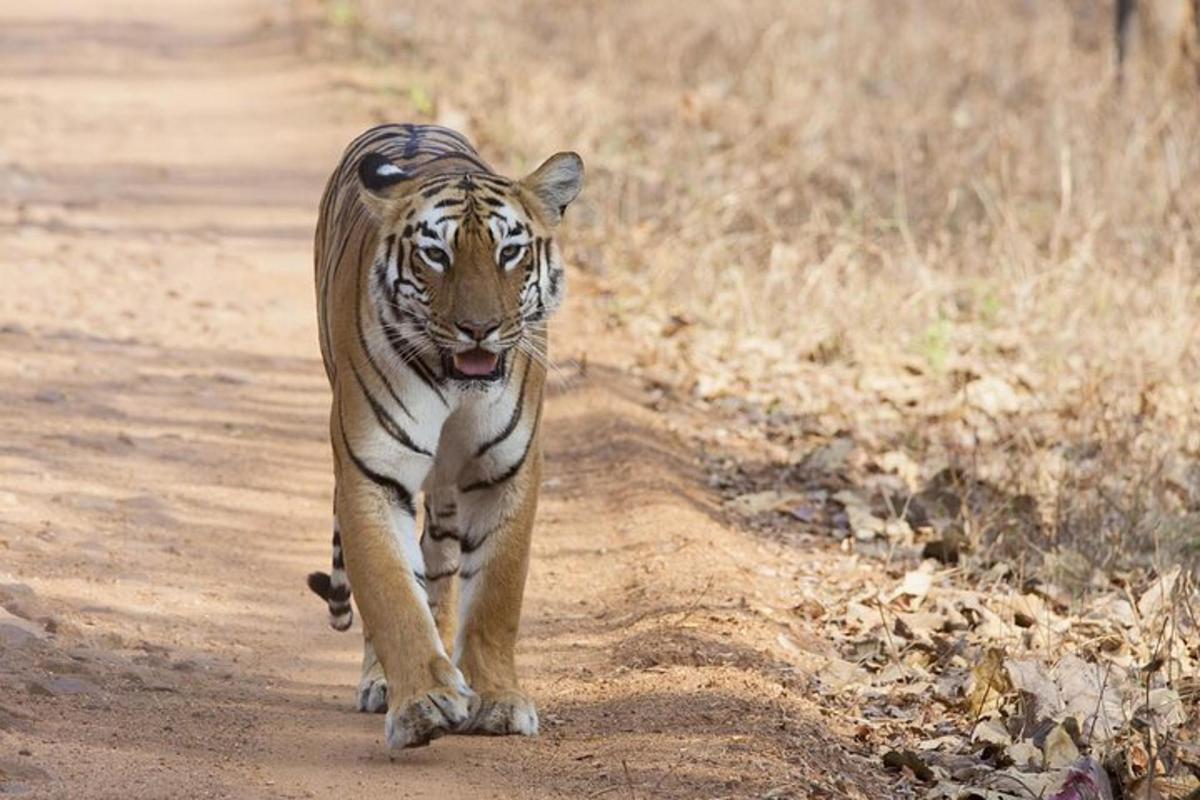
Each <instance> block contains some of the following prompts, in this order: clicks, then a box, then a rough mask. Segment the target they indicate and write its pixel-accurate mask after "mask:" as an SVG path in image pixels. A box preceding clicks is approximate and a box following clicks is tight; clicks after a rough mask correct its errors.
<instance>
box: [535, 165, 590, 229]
mask: <svg viewBox="0 0 1200 800" xmlns="http://www.w3.org/2000/svg"><path fill="white" fill-rule="evenodd" d="M521 186H523V187H524V188H525V189H526V190H528V191H529V192H530V193H531V194H532V195H533V196H534V197H535V198H537V200H538V203H539V204H540V205H541V207H542V211H543V213H544V214H545V216H546V221H547V222H549V223H550V224H551V225H557V224H558V221H559V220H560V219H562V216H563V212H564V211H566V210H567V206H568V205H570V204H571V201H572V200H574V199H575V198H576V197H578V196H579V190H580V189H582V188H583V159H582V158H580V157H579V156H578V155H577V154H575V153H555V154H554V155H552V156H550V157H549V158H547V159H546V160H545V161H544V162H543V163H542V165H541V166H540V167H538V168H537V169H536V170H534V171H533V172H532V173H531V174H530V175H528V176H526V177H525V178H523V179H522V180H521Z"/></svg>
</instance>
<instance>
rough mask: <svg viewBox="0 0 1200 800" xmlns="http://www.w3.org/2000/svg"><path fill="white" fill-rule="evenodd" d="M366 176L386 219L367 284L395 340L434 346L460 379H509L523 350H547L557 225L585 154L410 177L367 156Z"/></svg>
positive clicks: (375, 209)
mask: <svg viewBox="0 0 1200 800" xmlns="http://www.w3.org/2000/svg"><path fill="white" fill-rule="evenodd" d="M359 179H360V181H361V184H362V196H363V198H364V200H365V201H366V204H367V207H368V208H369V209H370V211H371V213H373V214H374V215H375V216H376V218H377V219H378V221H379V225H380V237H379V247H378V250H377V252H376V255H375V260H374V268H373V280H372V281H371V292H372V296H373V299H374V301H375V302H376V304H377V308H378V309H379V311H380V316H381V319H382V320H383V321H384V325H385V328H390V330H389V332H388V335H389V337H392V338H393V342H396V343H399V342H403V343H404V344H405V345H407V346H408V347H410V348H412V351H413V354H416V353H424V354H436V355H437V356H438V357H440V358H441V359H442V361H443V365H444V368H445V372H446V374H447V375H448V376H449V377H451V378H454V379H456V380H459V381H472V382H474V381H480V382H486V381H494V380H497V379H499V378H501V377H503V375H504V372H505V368H506V363H507V358H506V356H507V354H508V353H510V352H511V351H513V350H515V349H524V350H526V351H528V352H531V353H532V354H534V355H535V357H539V359H540V358H541V357H542V354H541V353H540V351H539V348H540V347H541V345H540V343H539V342H540V340H541V337H540V336H539V334H540V333H541V332H542V330H543V328H544V325H545V322H546V320H547V319H548V318H549V317H550V315H551V314H552V313H553V312H554V311H555V310H556V309H557V308H558V307H559V305H561V303H562V299H563V291H564V279H563V267H562V263H561V260H560V257H559V253H558V248H557V246H556V245H555V243H554V239H553V232H554V229H555V228H556V227H557V225H558V222H559V221H560V220H561V218H562V214H563V212H564V211H565V210H566V207H567V205H568V204H569V203H570V202H571V201H572V200H574V199H575V197H576V196H577V195H578V194H579V190H580V188H581V187H582V183H583V162H582V160H581V159H580V158H579V156H577V155H575V154H574V153H559V154H558V155H555V156H552V157H551V158H550V159H548V160H547V161H546V162H545V163H544V164H542V166H541V167H539V168H538V169H537V170H535V171H534V172H533V173H532V174H531V175H529V176H528V177H526V178H524V179H522V180H519V181H512V180H509V179H507V178H501V177H499V176H497V175H492V174H490V173H463V174H450V175H438V176H433V177H428V178H421V179H413V178H410V177H409V176H408V175H406V174H405V172H404V170H403V169H402V168H401V167H399V166H397V165H395V164H393V163H392V162H390V161H388V160H387V159H386V158H385V157H384V156H382V155H379V154H377V153H371V154H368V155H366V156H364V157H363V160H362V162H361V163H360V165H359Z"/></svg>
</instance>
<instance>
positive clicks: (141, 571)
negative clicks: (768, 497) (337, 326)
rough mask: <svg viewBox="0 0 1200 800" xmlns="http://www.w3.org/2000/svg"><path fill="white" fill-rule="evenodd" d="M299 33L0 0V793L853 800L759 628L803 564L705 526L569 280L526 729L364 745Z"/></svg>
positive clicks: (311, 124) (315, 132)
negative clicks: (332, 580)
mask: <svg viewBox="0 0 1200 800" xmlns="http://www.w3.org/2000/svg"><path fill="white" fill-rule="evenodd" d="M303 35H304V29H303V25H302V21H299V20H297V19H296V18H295V16H294V14H293V11H292V7H291V5H290V4H288V3H285V2H266V1H264V2H258V3H255V2H250V1H249V0H220V1H219V2H212V3H206V4H196V3H183V2H155V3H151V2H133V1H132V0H119V1H118V2H107V3H104V4H97V3H90V2H60V3H53V4H22V5H17V4H12V3H10V4H8V5H7V6H6V7H5V8H4V9H3V10H2V11H0V114H2V116H3V118H4V120H5V122H4V126H3V128H2V129H0V252H2V253H3V255H2V256H0V264H2V265H3V271H2V273H0V274H2V275H3V290H2V292H0V351H2V353H3V355H2V356H0V605H2V606H3V609H4V610H3V611H0V795H18V796H28V797H56V798H58V797H61V798H108V797H122V798H165V797H172V798H174V797H181V798H185V797H186V798H199V797H231V798H258V797H264V798H276V797H318V796H321V797H339V796H350V797H356V798H373V797H429V798H443V797H497V798H508V797H597V796H605V795H608V796H611V797H629V798H633V797H639V798H649V797H688V798H692V797H721V796H737V797H742V796H768V795H769V796H773V797H788V796H807V795H808V794H809V793H810V792H811V793H814V794H817V795H824V796H832V795H840V796H847V795H852V794H855V790H854V789H853V786H854V785H856V782H857V781H858V780H859V779H858V778H855V777H853V775H854V774H855V773H856V772H857V770H858V769H859V767H857V766H856V764H858V762H857V761H856V760H855V759H854V758H853V757H851V756H848V755H846V754H845V751H844V750H843V745H842V743H843V742H845V741H848V740H847V739H845V738H844V735H845V731H844V730H843V729H842V726H839V725H838V724H837V723H835V722H833V721H831V720H829V719H824V718H822V717H821V716H820V715H818V714H816V713H815V712H814V710H813V708H811V707H810V706H809V705H808V704H807V702H806V701H805V700H804V698H803V697H801V696H799V694H798V691H797V688H796V687H798V686H800V685H802V683H801V682H800V680H799V679H800V676H801V674H802V670H801V669H799V666H800V663H799V661H797V659H799V660H800V661H802V660H803V659H802V658H801V657H800V656H798V655H796V653H795V652H792V653H791V655H789V654H788V651H787V650H785V649H783V648H780V647H779V646H778V645H777V640H778V637H779V635H780V632H781V631H790V634H788V635H789V636H791V637H792V638H791V639H789V641H794V642H799V643H800V645H801V649H803V648H808V647H813V648H819V645H818V644H817V643H815V642H812V641H808V640H806V639H805V638H804V631H803V629H802V628H799V629H798V628H797V625H798V624H799V623H797V622H796V621H795V620H794V619H791V618H788V619H787V620H784V621H781V615H782V616H786V609H787V608H789V607H790V604H791V603H792V602H793V600H794V598H793V597H792V593H793V591H794V589H795V586H796V582H797V581H799V580H802V579H803V576H804V575H806V574H807V575H811V574H812V572H811V567H810V566H805V565H804V564H803V563H802V559H803V554H795V553H787V552H784V551H782V550H780V549H778V548H775V547H774V546H771V545H768V544H766V543H763V542H758V541H755V540H753V539H752V538H749V536H748V535H747V534H744V533H739V532H737V531H735V530H732V529H730V528H729V527H727V526H726V525H725V524H724V523H723V522H722V521H721V518H720V515H719V514H718V513H717V512H716V505H715V504H714V502H713V501H712V499H711V498H710V497H709V496H708V495H707V494H706V491H705V489H704V481H703V474H702V472H701V471H700V469H699V468H698V466H697V462H696V460H695V457H694V456H693V454H692V453H691V452H690V450H689V449H688V448H687V447H686V446H685V445H684V444H683V442H685V441H686V436H684V437H680V436H679V435H678V434H677V433H676V432H674V430H669V428H670V429H679V428H683V429H684V433H685V434H686V426H688V425H691V424H695V423H694V422H693V421H690V420H687V419H684V418H677V419H671V420H668V419H666V418H665V417H663V416H662V415H661V414H657V413H655V412H652V411H651V410H649V409H648V408H647V407H646V404H645V403H644V402H643V400H644V397H643V389H642V388H641V386H640V385H639V384H638V383H637V382H636V381H635V380H634V379H632V378H631V377H629V374H628V372H627V366H628V365H627V364H626V363H625V361H624V360H623V358H624V357H623V356H622V348H621V345H620V342H619V341H613V340H612V339H611V337H610V336H609V335H608V334H607V333H606V331H605V328H604V326H603V324H602V323H603V321H602V319H600V315H599V314H598V313H596V312H595V308H596V304H595V303H593V302H592V300H593V298H594V296H595V287H594V286H589V285H588V284H587V281H586V280H584V279H583V277H582V276H574V277H575V278H576V280H575V281H574V284H573V286H572V290H573V292H574V295H573V299H572V301H571V303H570V305H569V307H568V308H567V309H566V310H565V311H564V313H563V314H562V318H561V323H560V324H559V325H558V328H557V330H556V331H555V337H556V339H555V341H556V345H555V350H556V353H557V356H558V360H559V362H560V363H562V364H563V368H562V372H561V375H560V379H559V381H558V383H557V386H556V388H555V390H554V392H553V397H552V399H551V400H550V402H549V407H548V412H547V413H548V418H547V442H548V452H547V475H548V476H549V478H548V481H547V483H546V487H545V490H544V492H543V502H542V506H541V511H540V517H539V526H538V530H537V532H536V542H535V555H534V560H533V567H532V572H531V576H530V581H529V591H528V594H527V599H526V612H525V619H524V627H523V631H524V633H523V639H522V645H521V655H520V662H521V669H522V671H523V674H524V675H525V676H526V681H527V685H528V687H529V688H530V689H531V691H532V693H533V695H534V696H535V698H537V700H538V701H539V704H540V708H541V712H542V718H543V734H542V735H541V736H540V737H539V738H537V739H535V740H516V739H479V738H462V737H449V738H447V739H443V740H440V741H438V742H436V743H435V744H434V745H433V746H432V747H429V748H425V749H421V750H417V751H411V752H404V753H400V754H394V755H393V754H389V753H388V752H387V751H386V750H385V749H384V747H383V743H382V733H383V725H382V717H378V716H368V715H363V714H358V713H355V712H354V711H353V710H352V699H353V687H354V683H355V681H356V678H357V665H358V658H359V642H360V637H359V633H358V628H357V626H356V628H355V630H354V632H353V633H351V634H348V635H339V634H336V633H334V632H333V631H331V630H330V629H329V628H328V627H327V625H326V622H325V612H324V609H323V608H322V606H321V603H320V602H319V601H318V600H317V599H315V598H314V597H312V596H311V595H310V594H309V593H308V592H307V589H306V588H305V587H304V580H303V579H304V575H305V573H306V572H307V571H309V570H311V569H313V568H319V567H323V566H324V565H325V564H326V562H327V560H328V534H327V528H328V508H329V504H330V500H329V497H330V489H331V472H330V465H329V452H328V447H327V444H326V438H325V437H326V433H325V430H326V414H327V402H328V400H327V388H326V386H325V378H324V375H323V372H322V370H321V367H320V362H319V357H318V352H317V346H316V337H315V330H314V329H315V326H314V315H313V311H312V305H313V300H312V289H311V254H310V243H311V226H312V224H313V221H314V217H315V208H316V203H317V198H318V194H319V191H320V186H321V183H322V181H323V179H324V176H325V174H326V173H327V170H328V169H329V168H330V167H331V166H332V165H333V163H334V162H335V160H336V158H337V156H338V154H339V152H340V149H341V147H342V146H343V144H344V143H345V142H346V141H348V140H349V139H350V138H351V137H352V136H353V135H354V134H356V133H357V132H358V131H359V130H361V129H362V128H363V127H364V126H366V125H367V124H369V123H371V122H373V121H374V120H371V119H368V118H367V117H366V115H365V114H364V113H363V111H362V110H361V109H360V108H358V107H357V106H356V105H355V101H354V99H353V98H352V97H351V98H347V96H346V95H345V93H342V92H339V91H338V90H337V86H336V81H335V80H334V79H333V77H332V74H331V73H330V72H329V71H328V70H327V68H326V67H324V66H323V65H322V63H320V61H319V60H317V59H312V58H306V57H304V55H303V53H302V50H301V49H300V42H301V40H302V38H303ZM562 144H563V146H564V147H566V146H570V144H571V143H570V142H563V143H562ZM487 155H488V156H489V157H491V158H493V159H494V160H495V161H496V162H498V163H501V164H503V163H504V154H503V153H488V154H487ZM567 235H568V239H567V242H566V247H567V252H568V254H569V252H570V250H569V248H570V242H569V232H568V234H567ZM581 357H586V364H587V367H586V369H581V368H580V367H579V366H578V363H579V361H580V360H582V358H581ZM806 570H807V572H806ZM792 647H793V649H795V645H794V644H793V645H792ZM840 781H841V782H844V783H843V785H842V788H841V790H838V789H837V787H838V785H839V782H840ZM819 786H824V787H826V788H825V789H823V790H822V789H819V788H818V787H819ZM830 787H833V788H832V789H830ZM772 792H774V793H773V794H771V793H772Z"/></svg>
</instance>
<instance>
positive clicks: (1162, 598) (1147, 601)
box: [1137, 565, 1180, 619]
mask: <svg viewBox="0 0 1200 800" xmlns="http://www.w3.org/2000/svg"><path fill="white" fill-rule="evenodd" d="M1179 572H1180V567H1179V566H1178V565H1176V566H1174V567H1172V568H1171V569H1169V570H1167V571H1166V573H1164V574H1163V575H1160V576H1159V577H1158V579H1157V580H1155V581H1154V583H1152V584H1150V588H1149V589H1147V590H1146V591H1145V592H1143V593H1142V596H1141V597H1139V598H1138V604H1137V608H1138V613H1139V614H1141V615H1142V619H1152V618H1154V617H1155V616H1157V615H1158V614H1159V613H1160V612H1161V611H1162V610H1163V609H1164V608H1166V607H1167V604H1168V603H1170V600H1171V595H1172V594H1173V593H1174V591H1175V584H1176V583H1178V582H1179Z"/></svg>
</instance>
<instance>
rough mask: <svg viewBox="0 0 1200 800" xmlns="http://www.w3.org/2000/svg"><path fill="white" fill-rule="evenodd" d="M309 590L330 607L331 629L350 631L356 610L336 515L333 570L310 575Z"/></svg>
mask: <svg viewBox="0 0 1200 800" xmlns="http://www.w3.org/2000/svg"><path fill="white" fill-rule="evenodd" d="M308 588H309V589H312V590H313V592H314V593H315V594H316V595H317V596H318V597H320V598H321V599H323V600H324V601H325V603H326V605H327V606H328V607H329V625H330V627H332V628H333V629H334V630H335V631H345V630H349V629H350V625H351V624H353V622H354V609H353V608H352V607H351V605H350V579H349V578H348V577H346V563H345V561H344V560H343V559H342V532H341V530H340V528H339V527H338V519H337V514H336V513H335V514H334V515H333V564H332V568H331V570H330V571H329V573H328V574H326V573H324V572H311V573H309V575H308Z"/></svg>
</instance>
